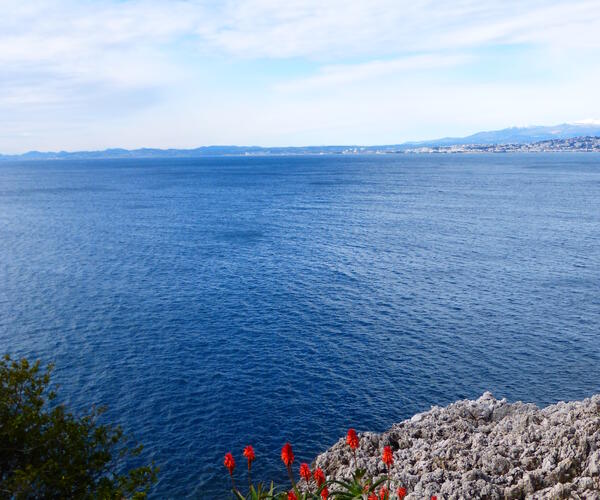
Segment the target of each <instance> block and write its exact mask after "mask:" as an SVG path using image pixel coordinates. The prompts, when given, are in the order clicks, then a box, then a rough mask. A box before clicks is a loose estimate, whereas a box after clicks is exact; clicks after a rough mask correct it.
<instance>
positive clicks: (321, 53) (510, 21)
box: [0, 0, 600, 153]
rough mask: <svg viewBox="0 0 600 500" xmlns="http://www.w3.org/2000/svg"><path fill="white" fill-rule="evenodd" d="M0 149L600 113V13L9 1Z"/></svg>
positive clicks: (259, 140)
mask: <svg viewBox="0 0 600 500" xmlns="http://www.w3.org/2000/svg"><path fill="white" fill-rule="evenodd" d="M0 9H1V11H2V13H3V14H2V16H0V117H1V119H0V152H4V153H17V152H23V151H27V150H31V149H37V150H61V149H66V150H80V149H103V148H106V147H127V148H134V147H143V146H149V147H195V146H200V145H208V144H243V145H253V144H258V145H266V146H271V145H272V146H275V145H305V144H388V143H399V142H403V141H407V140H418V139H427V138H434V137H439V136H448V135H466V134H469V133H472V132H476V131H479V130H489V129H496V128H503V127H507V126H513V125H517V126H519V125H521V126H522V125H533V124H556V123H562V122H573V121H580V120H590V119H597V118H600V93H599V92H598V88H600V64H598V62H599V61H600V2H599V1H598V0H592V1H589V0H570V1H552V0H546V1H538V0H531V1H527V0H519V1H513V0H504V1H485V0H479V1H471V0H458V1H454V2H449V1H441V0H438V1H418V0H412V1H406V2H405V1H402V0H364V1H363V0H360V1H352V0H344V1H338V0H328V1H326V2H324V1H323V0H318V1H317V0H314V1H313V0H305V1H297V0H286V1H285V2H281V1H274V0H246V1H241V0H240V1H236V0H222V1H218V2H216V1H215V2H210V1H195V0H169V1H158V0H145V1H141V0H140V1H127V0H120V1H118V0H104V1H100V0H47V1H38V0H28V1H26V2H25V1H23V0H0Z"/></svg>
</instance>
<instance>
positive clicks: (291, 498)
mask: <svg viewBox="0 0 600 500" xmlns="http://www.w3.org/2000/svg"><path fill="white" fill-rule="evenodd" d="M288 500H298V497H297V496H296V493H294V490H290V491H288Z"/></svg>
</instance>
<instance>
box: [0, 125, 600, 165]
mask: <svg viewBox="0 0 600 500" xmlns="http://www.w3.org/2000/svg"><path fill="white" fill-rule="evenodd" d="M575 137H581V138H583V137H600V121H595V120H588V121H584V122H577V123H563V124H561V125H554V126H532V127H510V128H505V129H502V130H493V131H486V132H477V133H476V134H472V135H469V136H466V137H444V138H441V139H434V140H428V141H418V142H405V143H402V144H392V145H382V146H352V145H351V146H301V147H262V146H202V147H198V148H194V149H156V148H141V149H121V148H114V149H105V150H102V151H73V152H69V151H59V152H40V151H30V152H27V153H23V154H17V155H1V154H0V160H61V159H110V158H113V159H119V158H196V157H202V156H232V155H233V156H239V155H256V156H258V155H283V154H299V155H302V154H342V153H376V152H377V153H393V152H405V151H415V150H418V149H419V148H448V147H451V146H464V145H481V146H486V145H508V144H513V145H519V144H533V143H537V142H542V141H548V140H555V139H570V138H575ZM472 150H475V149H472Z"/></svg>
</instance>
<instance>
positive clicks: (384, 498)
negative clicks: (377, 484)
mask: <svg viewBox="0 0 600 500" xmlns="http://www.w3.org/2000/svg"><path fill="white" fill-rule="evenodd" d="M388 498H389V492H388V489H387V488H386V487H385V486H382V487H381V489H380V490H379V500H388Z"/></svg>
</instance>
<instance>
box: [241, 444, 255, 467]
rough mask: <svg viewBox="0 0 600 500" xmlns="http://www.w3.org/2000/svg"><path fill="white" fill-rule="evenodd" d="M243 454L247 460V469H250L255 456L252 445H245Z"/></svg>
mask: <svg viewBox="0 0 600 500" xmlns="http://www.w3.org/2000/svg"><path fill="white" fill-rule="evenodd" d="M244 456H245V457H246V459H247V460H248V470H250V467H252V462H253V461H254V459H255V458H256V457H255V456H254V448H252V446H250V445H248V446H246V447H245V448H244Z"/></svg>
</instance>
